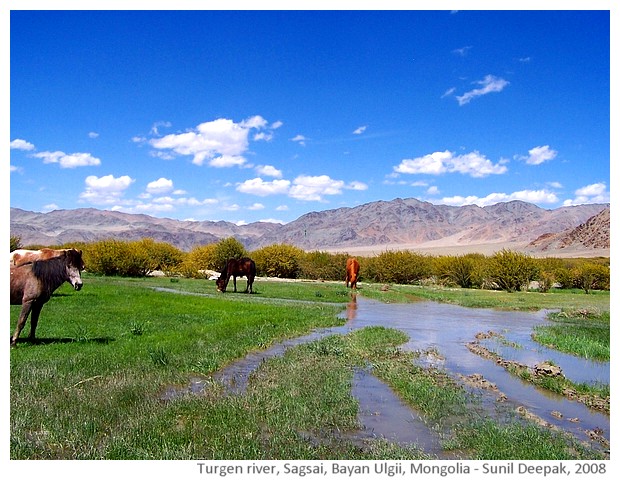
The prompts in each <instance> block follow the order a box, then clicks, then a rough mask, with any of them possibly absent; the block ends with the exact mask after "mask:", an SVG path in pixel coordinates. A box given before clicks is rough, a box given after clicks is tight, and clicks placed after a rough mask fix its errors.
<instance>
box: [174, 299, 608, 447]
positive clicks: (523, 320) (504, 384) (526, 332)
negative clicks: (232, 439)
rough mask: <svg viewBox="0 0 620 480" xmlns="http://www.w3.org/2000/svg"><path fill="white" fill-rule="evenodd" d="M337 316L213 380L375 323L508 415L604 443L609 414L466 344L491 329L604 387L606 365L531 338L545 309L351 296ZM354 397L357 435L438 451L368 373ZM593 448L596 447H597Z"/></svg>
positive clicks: (505, 349)
mask: <svg viewBox="0 0 620 480" xmlns="http://www.w3.org/2000/svg"><path fill="white" fill-rule="evenodd" d="M342 315H343V318H345V319H346V320H347V322H346V324H345V325H343V326H339V327H333V328H326V329H321V330H317V331H314V332H312V333H311V334H309V335H305V336H303V337H299V338H295V339H291V340H288V341H285V342H283V343H281V344H278V345H275V346H273V347H271V348H269V349H267V350H261V351H258V352H253V353H251V354H249V355H248V356H246V357H245V358H243V359H241V360H239V361H237V362H234V363H233V364H231V365H230V366H228V367H226V368H224V369H222V370H220V371H218V372H216V373H215V374H214V376H213V378H214V379H215V380H217V381H219V382H221V383H222V384H224V385H225V386H227V387H228V389H229V390H230V391H231V392H232V393H241V392H243V391H244V390H245V388H246V386H247V382H248V378H249V376H250V374H251V373H252V372H253V371H254V370H255V369H256V368H258V366H259V365H260V363H261V362H262V361H264V360H265V359H268V358H272V357H274V356H278V355H282V354H283V353H284V352H285V351H286V349H287V348H290V347H292V346H295V345H299V344H303V343H307V342H311V341H314V340H318V339H320V338H323V337H326V336H328V335H333V334H347V333H349V332H351V331H353V330H356V329H361V328H364V327H369V326H377V325H380V326H384V327H389V328H394V329H398V330H401V331H403V332H404V333H406V334H407V335H408V336H409V341H408V342H407V343H406V344H405V345H403V346H402V348H403V349H406V350H411V351H416V352H425V355H424V356H423V357H421V358H422V360H423V361H425V362H427V363H428V364H430V365H433V366H436V367H438V368H442V369H445V370H446V371H447V372H448V373H449V374H451V375H452V376H454V377H457V378H458V377H460V376H471V375H482V377H483V378H484V379H486V380H488V381H489V382H492V383H493V384H495V385H496V386H497V388H498V389H499V391H500V392H501V393H502V394H503V395H505V405H506V407H507V408H511V409H512V410H514V409H515V408H517V407H520V408H523V407H524V408H526V409H527V410H528V411H529V412H531V413H532V414H534V415H536V416H537V417H539V418H540V419H542V420H543V421H545V422H547V423H548V424H550V425H554V426H556V427H558V428H560V429H563V430H565V431H568V432H571V433H572V434H574V435H575V436H576V437H577V438H580V439H582V440H583V441H585V442H590V437H589V435H588V432H589V431H594V430H596V431H598V432H602V435H603V437H604V438H605V439H606V440H607V441H608V440H609V428H610V421H609V415H606V414H603V413H598V412H596V411H593V410H591V409H589V408H587V407H586V406H585V405H583V404H581V403H579V402H576V401H571V400H568V399H566V398H565V397H563V396H561V395H557V394H553V393H550V392H548V391H545V390H541V389H538V388H536V387H534V386H532V385H531V384H529V383H526V382H524V381H522V380H520V379H518V378H516V377H515V376H513V375H511V374H509V373H508V372H506V370H505V369H504V368H503V367H502V366H500V365H498V364H496V362H495V361H493V360H489V359H486V358H483V357H481V356H479V355H476V354H474V353H472V352H471V351H470V350H469V349H468V347H467V344H468V343H469V342H472V341H473V340H474V339H475V337H476V334H477V333H479V332H496V333H499V334H501V338H502V341H501V342H500V341H498V340H497V338H498V337H496V336H494V337H491V339H490V340H485V342H486V344H485V346H487V348H489V349H490V350H492V351H495V352H497V353H498V354H499V355H500V356H502V357H504V358H506V359H508V360H515V361H518V362H519V363H522V364H525V365H527V366H534V365H535V364H537V363H539V362H542V361H546V360H552V361H553V362H555V363H556V364H557V365H560V366H561V367H562V370H563V373H564V374H565V375H566V376H567V377H568V378H569V379H571V380H573V381H575V382H582V381H586V382H604V383H609V363H608V362H591V361H587V360H583V359H580V358H577V357H573V356H570V355H564V354H561V353H559V352H556V351H553V350H550V349H547V348H545V347H542V346H540V345H539V344H537V343H535V342H534V341H533V340H532V338H531V333H532V330H533V328H534V327H535V326H537V325H544V324H547V323H548V322H547V320H546V315H547V312H544V311H539V312H534V313H531V312H515V311H497V310H489V309H474V308H465V307H459V306H455V305H448V304H442V303H435V302H427V301H423V302H417V303H414V304H385V303H381V302H378V301H374V300H369V299H367V298H364V297H362V296H358V295H357V294H355V293H354V294H352V296H351V300H350V302H349V303H348V304H347V306H346V309H345V311H344V312H343V314H342ZM198 383H200V382H198ZM196 388H197V386H196V385H195V386H194V387H192V391H194V390H195V389H196ZM168 393H170V392H168ZM353 395H354V396H355V397H356V398H358V400H359V402H360V419H361V421H362V423H363V425H364V432H365V433H364V432H362V433H361V435H368V432H372V435H374V436H383V437H385V438H389V439H390V440H393V441H397V442H402V443H409V442H412V441H413V442H416V443H417V444H418V445H420V446H422V447H424V448H425V449H426V450H427V451H433V452H435V451H437V448H438V446H437V443H436V442H437V440H436V439H435V438H434V437H433V436H432V435H431V434H430V432H428V429H426V428H425V427H424V425H423V423H422V422H421V421H418V420H419V419H418V420H416V419H417V415H416V414H415V412H413V411H412V410H411V409H409V408H408V407H406V406H404V405H403V404H402V402H400V401H399V400H398V399H397V398H396V397H395V396H394V394H393V393H392V392H391V391H390V389H389V388H388V387H387V385H385V384H383V383H382V382H379V381H378V380H377V379H375V378H374V377H373V376H372V375H370V374H368V372H362V373H360V372H358V373H356V377H355V381H354V388H353ZM487 400H488V399H487ZM493 401H495V397H494V398H493ZM488 405H492V403H491V402H489V403H488ZM489 408H492V407H489ZM365 412H366V413H365ZM368 412H372V413H371V414H369V413H368ZM404 418H406V419H407V420H404ZM421 432H422V433H421ZM427 434H428V435H427ZM593 446H596V447H600V445H599V444H593Z"/></svg>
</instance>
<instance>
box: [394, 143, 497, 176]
mask: <svg viewBox="0 0 620 480" xmlns="http://www.w3.org/2000/svg"><path fill="white" fill-rule="evenodd" d="M505 163H506V160H500V161H499V162H498V163H493V162H491V160H489V159H488V158H486V157H485V156H484V155H482V154H480V153H479V152H477V151H474V152H471V153H467V154H464V155H455V154H454V153H453V152H450V151H448V150H446V151H444V152H434V153H430V154H427V155H424V156H422V157H417V158H412V159H404V160H402V161H401V162H400V164H399V165H397V166H396V167H394V171H395V172H397V173H406V174H414V175H415V174H425V175H441V174H444V173H461V174H463V175H469V176H471V177H475V178H483V177H486V176H488V175H501V174H503V173H506V172H507V171H508V167H506V165H505Z"/></svg>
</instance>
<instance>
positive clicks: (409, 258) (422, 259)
mask: <svg viewBox="0 0 620 480" xmlns="http://www.w3.org/2000/svg"><path fill="white" fill-rule="evenodd" d="M362 264H363V268H364V272H365V276H366V277H367V278H370V279H372V280H374V281H376V282H381V283H400V284H412V283H416V282H420V281H422V280H424V279H427V278H429V277H430V276H431V275H432V258H431V257H429V256H427V255H422V254H420V253H415V252H411V251H409V250H396V251H393V250H387V251H385V252H383V253H381V254H379V255H378V256H376V257H372V258H367V259H365V261H364V262H363V263H361V265H362ZM361 265H360V271H361V269H362V266H361Z"/></svg>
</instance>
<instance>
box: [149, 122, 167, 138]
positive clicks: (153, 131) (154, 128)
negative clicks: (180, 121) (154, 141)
mask: <svg viewBox="0 0 620 480" xmlns="http://www.w3.org/2000/svg"><path fill="white" fill-rule="evenodd" d="M171 126H172V123H170V122H164V121H160V122H155V123H154V124H153V126H152V127H151V135H159V129H160V127H164V128H170V127H171Z"/></svg>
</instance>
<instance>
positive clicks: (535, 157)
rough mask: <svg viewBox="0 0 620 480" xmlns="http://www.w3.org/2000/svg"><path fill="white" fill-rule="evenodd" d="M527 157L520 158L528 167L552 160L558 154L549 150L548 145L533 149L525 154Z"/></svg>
mask: <svg viewBox="0 0 620 480" xmlns="http://www.w3.org/2000/svg"><path fill="white" fill-rule="evenodd" d="M527 153H528V154H529V155H528V156H526V157H520V158H521V160H525V163H527V164H528V165H540V164H541V163H544V162H547V161H549V160H553V159H554V158H555V157H556V156H557V154H558V152H556V151H555V150H553V149H552V148H549V145H544V146H542V147H534V148H532V149H531V150H529V151H528V152H527Z"/></svg>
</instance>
